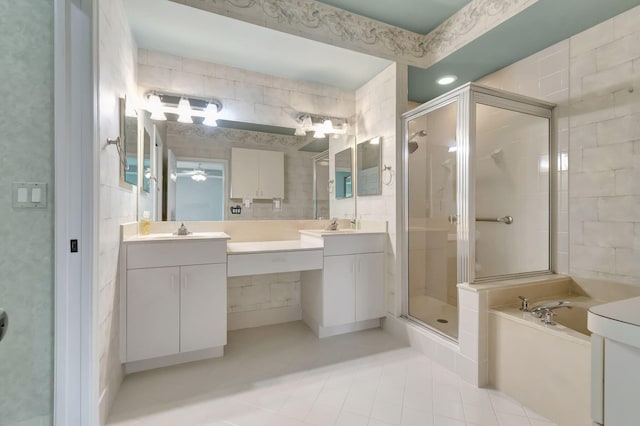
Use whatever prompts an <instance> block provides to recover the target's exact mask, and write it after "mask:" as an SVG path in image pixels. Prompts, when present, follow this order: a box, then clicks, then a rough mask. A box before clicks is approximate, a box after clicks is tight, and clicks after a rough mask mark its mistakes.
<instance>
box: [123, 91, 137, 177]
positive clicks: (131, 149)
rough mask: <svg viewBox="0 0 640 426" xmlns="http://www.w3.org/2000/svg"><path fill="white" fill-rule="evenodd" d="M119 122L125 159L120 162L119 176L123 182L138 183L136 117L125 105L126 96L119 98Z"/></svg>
mask: <svg viewBox="0 0 640 426" xmlns="http://www.w3.org/2000/svg"><path fill="white" fill-rule="evenodd" d="M120 123H121V129H120V134H121V136H120V137H121V138H122V146H123V147H124V158H125V159H126V161H125V162H122V163H121V164H120V170H121V173H120V177H121V180H122V182H123V183H125V184H128V185H138V117H137V114H136V112H135V111H134V110H133V109H131V107H130V106H129V107H128V106H127V99H126V98H120Z"/></svg>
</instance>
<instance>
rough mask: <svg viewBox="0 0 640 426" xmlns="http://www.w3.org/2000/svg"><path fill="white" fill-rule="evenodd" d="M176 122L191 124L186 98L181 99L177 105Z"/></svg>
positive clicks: (191, 119)
mask: <svg viewBox="0 0 640 426" xmlns="http://www.w3.org/2000/svg"><path fill="white" fill-rule="evenodd" d="M178 114H179V115H178V122H180V123H193V118H191V104H190V103H189V100H188V99H187V98H181V99H180V102H179V103H178Z"/></svg>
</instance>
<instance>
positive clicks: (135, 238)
mask: <svg viewBox="0 0 640 426" xmlns="http://www.w3.org/2000/svg"><path fill="white" fill-rule="evenodd" d="M230 238H231V237H229V236H228V235H227V234H225V233H224V232H193V233H191V234H188V235H176V234H173V233H170V232H167V233H157V234H148V235H132V236H130V237H126V238H124V239H123V240H122V241H123V242H125V243H134V242H143V241H183V240H190V241H193V240H228V239H230Z"/></svg>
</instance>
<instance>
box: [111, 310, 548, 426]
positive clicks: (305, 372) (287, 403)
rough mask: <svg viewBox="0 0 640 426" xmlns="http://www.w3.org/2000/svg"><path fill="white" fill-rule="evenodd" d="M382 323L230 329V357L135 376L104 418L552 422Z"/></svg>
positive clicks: (128, 421)
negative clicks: (323, 332)
mask: <svg viewBox="0 0 640 426" xmlns="http://www.w3.org/2000/svg"><path fill="white" fill-rule="evenodd" d="M552 424H553V423H551V422H549V421H548V420H545V419H544V418H543V417H541V416H539V415H536V414H535V413H533V412H532V411H530V410H528V409H527V408H526V407H524V406H522V405H521V404H519V403H518V402H516V401H514V400H513V399H511V398H509V397H507V396H506V395H504V394H502V393H500V392H497V391H494V390H487V389H476V388H474V387H473V386H471V385H468V384H466V383H464V382H462V381H461V380H460V379H459V378H458V376H457V375H455V374H454V373H452V372H450V371H448V370H446V369H444V368H443V367H440V366H439V365H437V364H435V363H433V362H431V360H430V359H429V358H427V357H426V356H424V355H423V354H421V353H419V352H417V351H415V350H413V349H411V348H409V347H406V346H404V345H403V344H402V343H401V342H399V341H397V340H396V339H395V338H394V337H393V336H391V335H390V334H388V333H387V332H385V331H384V330H382V329H374V330H367V331H362V332H358V333H351V334H346V335H342V336H336V337H331V338H326V339H322V340H319V339H317V338H316V337H315V336H314V335H313V333H312V332H311V331H310V330H309V329H308V328H307V327H306V326H305V325H304V324H303V323H302V322H293V323H287V324H279V325H275V326H268V327H260V328H254V329H246V330H238V331H234V332H230V333H229V344H228V345H227V347H226V349H225V356H224V357H223V358H218V359H214V360H207V361H200V362H193V363H189V364H183V365H179V366H174V367H169V368H164V369H158V370H152V371H147V372H142V373H137V374H132V375H129V376H127V377H126V378H125V381H124V383H123V384H122V387H121V389H120V393H119V394H118V396H117V398H116V401H115V403H114V406H113V409H112V412H111V415H110V417H109V421H108V425H111V426H116V425H118V426H125V425H127V426H133V425H140V426H145V425H154V426H166V425H180V426H190V425H203V426H205V425H207V426H223V425H224V426H229V425H237V426H245V425H247V426H249V425H251V426H295V425H301V426H302V425H336V426H360V425H370V426H385V425H398V426H400V425H402V426H414V425H416V426H431V425H436V426H444V425H452V426H453V425H460V426H464V425H467V426H471V425H478V426H493V425H496V426H520V425H526V426H543V425H545V426H548V425H552Z"/></svg>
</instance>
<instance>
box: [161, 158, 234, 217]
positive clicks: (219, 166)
mask: <svg viewBox="0 0 640 426" xmlns="http://www.w3.org/2000/svg"><path fill="white" fill-rule="evenodd" d="M226 168H227V165H226V162H224V161H219V160H202V159H197V160H196V161H188V160H176V161H175V169H174V170H175V171H174V172H173V173H174V174H173V175H171V176H170V177H169V179H171V180H173V179H174V177H175V182H174V185H172V187H173V190H174V191H175V195H172V197H171V199H172V200H173V202H174V203H175V205H172V206H171V207H170V210H172V211H173V210H175V218H174V220H178V221H185V220H224V211H225V200H226V198H227V196H226V195H227V188H226V185H225V181H226V176H225V175H226Z"/></svg>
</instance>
